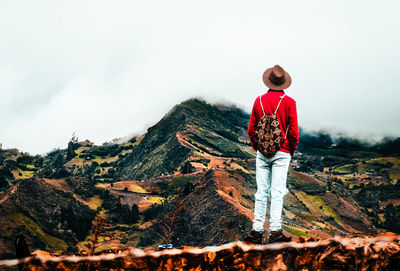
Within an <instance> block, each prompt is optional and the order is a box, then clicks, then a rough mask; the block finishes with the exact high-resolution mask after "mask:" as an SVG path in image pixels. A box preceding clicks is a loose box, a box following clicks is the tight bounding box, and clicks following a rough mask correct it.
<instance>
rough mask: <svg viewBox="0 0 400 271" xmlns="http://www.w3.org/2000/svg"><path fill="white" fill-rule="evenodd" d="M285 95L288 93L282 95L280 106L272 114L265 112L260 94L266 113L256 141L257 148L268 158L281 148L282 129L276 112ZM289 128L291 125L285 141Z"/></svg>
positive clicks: (257, 132)
mask: <svg viewBox="0 0 400 271" xmlns="http://www.w3.org/2000/svg"><path fill="white" fill-rule="evenodd" d="M285 96H286V94H285V95H283V96H281V99H280V100H279V103H278V106H277V107H276V109H275V112H274V113H273V114H272V115H266V114H265V111H264V107H263V104H262V102H261V96H260V104H261V108H262V111H263V114H264V115H263V117H262V118H261V119H260V121H259V122H258V124H257V128H256V131H255V139H254V143H255V147H256V149H257V150H258V151H260V152H261V153H262V154H263V155H264V156H265V157H267V158H271V157H272V156H274V155H275V153H276V152H277V151H279V149H280V148H281V135H282V132H281V129H280V125H279V120H278V117H277V116H276V112H277V111H278V108H279V105H280V104H281V102H282V99H283V97H285ZM288 128H289V126H288V127H287V129H286V134H285V138H284V139H283V141H285V139H286V135H287V132H288Z"/></svg>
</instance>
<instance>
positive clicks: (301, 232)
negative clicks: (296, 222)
mask: <svg viewBox="0 0 400 271" xmlns="http://www.w3.org/2000/svg"><path fill="white" fill-rule="evenodd" d="M283 228H284V229H285V230H287V231H288V232H290V233H291V234H294V235H296V236H298V237H300V236H306V237H311V236H310V235H309V234H308V233H307V232H305V231H304V230H301V229H299V228H296V227H292V226H287V225H284V226H283Z"/></svg>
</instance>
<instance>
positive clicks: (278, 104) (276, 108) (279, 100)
mask: <svg viewBox="0 0 400 271" xmlns="http://www.w3.org/2000/svg"><path fill="white" fill-rule="evenodd" d="M285 96H286V94H284V95H283V96H281V99H280V100H279V103H278V106H277V107H276V109H275V112H274V115H275V114H276V112H277V111H278V108H279V106H280V105H281V102H282V100H283V97H285ZM260 101H261V100H260Z"/></svg>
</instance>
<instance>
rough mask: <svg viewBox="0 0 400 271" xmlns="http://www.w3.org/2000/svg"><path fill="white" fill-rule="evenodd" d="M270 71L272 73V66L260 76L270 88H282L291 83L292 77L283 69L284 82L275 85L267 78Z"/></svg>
mask: <svg viewBox="0 0 400 271" xmlns="http://www.w3.org/2000/svg"><path fill="white" fill-rule="evenodd" d="M271 73H272V68H269V69H267V70H266V71H265V72H264V74H263V77H262V78H263V81H264V84H265V85H266V86H267V87H269V88H270V89H273V90H282V89H286V88H288V87H290V85H291V84H292V77H290V75H289V74H288V73H287V72H286V71H285V82H283V84H281V85H275V84H274V83H272V82H271V80H269V77H270V75H271Z"/></svg>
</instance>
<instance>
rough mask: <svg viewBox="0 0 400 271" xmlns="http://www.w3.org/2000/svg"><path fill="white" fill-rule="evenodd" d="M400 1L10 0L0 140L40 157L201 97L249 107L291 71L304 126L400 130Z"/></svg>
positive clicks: (141, 127) (146, 122)
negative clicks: (277, 72) (270, 77)
mask: <svg viewBox="0 0 400 271" xmlns="http://www.w3.org/2000/svg"><path fill="white" fill-rule="evenodd" d="M399 10H400V2H399V1H395V0H393V1H387V0H381V1H354V0H353V1H348V0H347V1H346V0H343V1H320V0H315V1H308V0H303V1H269V0H263V1H233V0H230V1H204V0H203V1H189V0H182V1H175V0H169V1H132V0H130V1H99V0H96V1H82V0H80V1H54V0H52V1H1V3H0V37H1V41H0V127H1V128H0V142H1V143H2V144H3V148H12V147H16V148H18V149H20V150H21V151H24V152H29V153H31V154H37V153H46V152H48V151H50V150H52V149H54V148H57V147H60V148H65V147H67V143H68V141H69V139H70V138H71V136H72V133H73V132H74V131H75V133H76V134H77V136H78V138H79V140H84V139H89V140H91V141H93V142H95V143H96V144H102V143H103V142H105V141H109V140H111V139H113V138H115V137H122V136H126V135H129V134H132V133H142V132H143V131H145V129H146V128H147V127H148V126H150V125H152V124H154V123H156V122H157V121H158V120H159V119H160V118H161V117H162V116H164V114H165V113H166V112H167V111H168V110H169V109H170V108H171V107H172V106H173V105H175V104H177V103H179V102H181V101H183V100H185V99H188V98H191V97H203V98H205V99H206V100H208V101H210V102H219V101H226V102H231V103H234V104H237V105H238V106H240V107H242V108H244V109H245V110H247V111H248V112H250V110H251V106H252V104H253V102H254V99H255V98H256V97H257V96H258V95H260V94H262V93H263V92H265V91H266V90H267V88H266V86H265V85H264V84H263V82H262V79H261V76H262V73H263V72H264V70H265V69H266V68H268V67H270V66H273V65H274V64H280V65H281V66H282V67H284V68H285V69H286V70H287V71H288V72H289V73H290V74H291V76H292V79H293V83H292V86H291V87H290V88H289V89H288V90H287V91H286V93H287V94H288V95H289V96H291V97H293V98H294V99H295V100H296V101H297V109H298V115H299V124H300V126H302V127H303V128H305V129H307V130H319V129H325V130H328V131H330V132H334V133H337V132H346V133H348V134H349V135H353V136H354V135H358V136H360V137H361V138H367V139H368V138H375V139H376V138H379V137H382V136H383V135H392V136H400V110H399V108H398V105H399V98H400V94H399V91H400V88H399V86H400V84H399V79H398V73H399V71H400V67H399V66H400V49H399V48H400V17H399V16H398V11H399Z"/></svg>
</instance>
